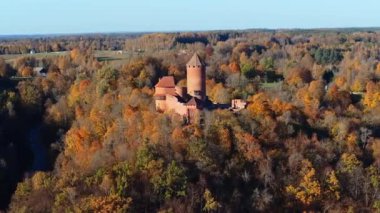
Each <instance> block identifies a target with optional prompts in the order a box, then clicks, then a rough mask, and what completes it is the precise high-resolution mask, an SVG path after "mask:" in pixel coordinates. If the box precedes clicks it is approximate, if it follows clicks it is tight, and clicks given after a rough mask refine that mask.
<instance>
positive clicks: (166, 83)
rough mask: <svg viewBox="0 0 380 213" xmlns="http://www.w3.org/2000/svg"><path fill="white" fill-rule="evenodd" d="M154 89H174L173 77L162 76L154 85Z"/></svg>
mask: <svg viewBox="0 0 380 213" xmlns="http://www.w3.org/2000/svg"><path fill="white" fill-rule="evenodd" d="M156 87H164V88H171V87H175V83H174V77H173V76H164V77H162V78H160V80H159V81H158V83H157V84H156Z"/></svg>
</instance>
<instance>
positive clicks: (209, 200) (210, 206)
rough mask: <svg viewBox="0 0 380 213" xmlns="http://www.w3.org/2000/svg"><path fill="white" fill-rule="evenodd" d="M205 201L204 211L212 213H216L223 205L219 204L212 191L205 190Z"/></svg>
mask: <svg viewBox="0 0 380 213" xmlns="http://www.w3.org/2000/svg"><path fill="white" fill-rule="evenodd" d="M203 199H204V200H205V201H206V203H205V205H204V207H203V211H207V212H212V211H216V210H217V209H218V208H220V207H221V205H220V204H219V203H218V201H216V200H215V198H214V197H213V196H212V194H211V192H210V190H208V189H206V190H205V192H204V194H203Z"/></svg>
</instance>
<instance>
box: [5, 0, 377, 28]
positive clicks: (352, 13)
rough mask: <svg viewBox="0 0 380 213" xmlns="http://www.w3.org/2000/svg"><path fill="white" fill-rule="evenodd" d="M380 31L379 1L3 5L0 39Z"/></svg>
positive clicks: (57, 0) (55, 0)
mask: <svg viewBox="0 0 380 213" xmlns="http://www.w3.org/2000/svg"><path fill="white" fill-rule="evenodd" d="M335 27H339V28H340V27H380V0H260V1H259V0H229V1H227V0H1V2H0V35H16V34H22V35H25V34H57V33H100V32H157V31H158V32H168V31H206V30H227V29H231V30H234V29H252V28H268V29H285V28H335Z"/></svg>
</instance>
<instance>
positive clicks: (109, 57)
mask: <svg viewBox="0 0 380 213" xmlns="http://www.w3.org/2000/svg"><path fill="white" fill-rule="evenodd" d="M67 54H69V51H63V52H49V53H35V54H12V55H0V57H1V58H4V59H5V61H6V62H7V63H11V62H13V61H14V60H15V59H17V58H20V57H34V58H36V59H43V58H52V57H58V56H63V55H67ZM94 55H95V57H96V58H97V59H98V60H99V61H101V62H102V61H120V60H126V59H128V58H129V56H130V54H128V53H125V52H123V53H121V54H120V53H119V52H118V51H103V50H102V51H95V54H94Z"/></svg>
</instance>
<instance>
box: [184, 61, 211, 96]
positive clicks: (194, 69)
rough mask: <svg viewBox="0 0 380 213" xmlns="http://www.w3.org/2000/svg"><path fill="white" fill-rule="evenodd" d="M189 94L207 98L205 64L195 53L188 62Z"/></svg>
mask: <svg viewBox="0 0 380 213" xmlns="http://www.w3.org/2000/svg"><path fill="white" fill-rule="evenodd" d="M186 70H187V91H188V94H189V95H191V96H193V97H196V98H198V99H200V100H202V101H205V100H206V71H205V66H204V64H203V63H202V62H201V60H200V59H199V56H198V55H197V54H196V53H195V54H194V55H193V57H192V58H191V59H190V61H189V62H188V63H187V64H186Z"/></svg>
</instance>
